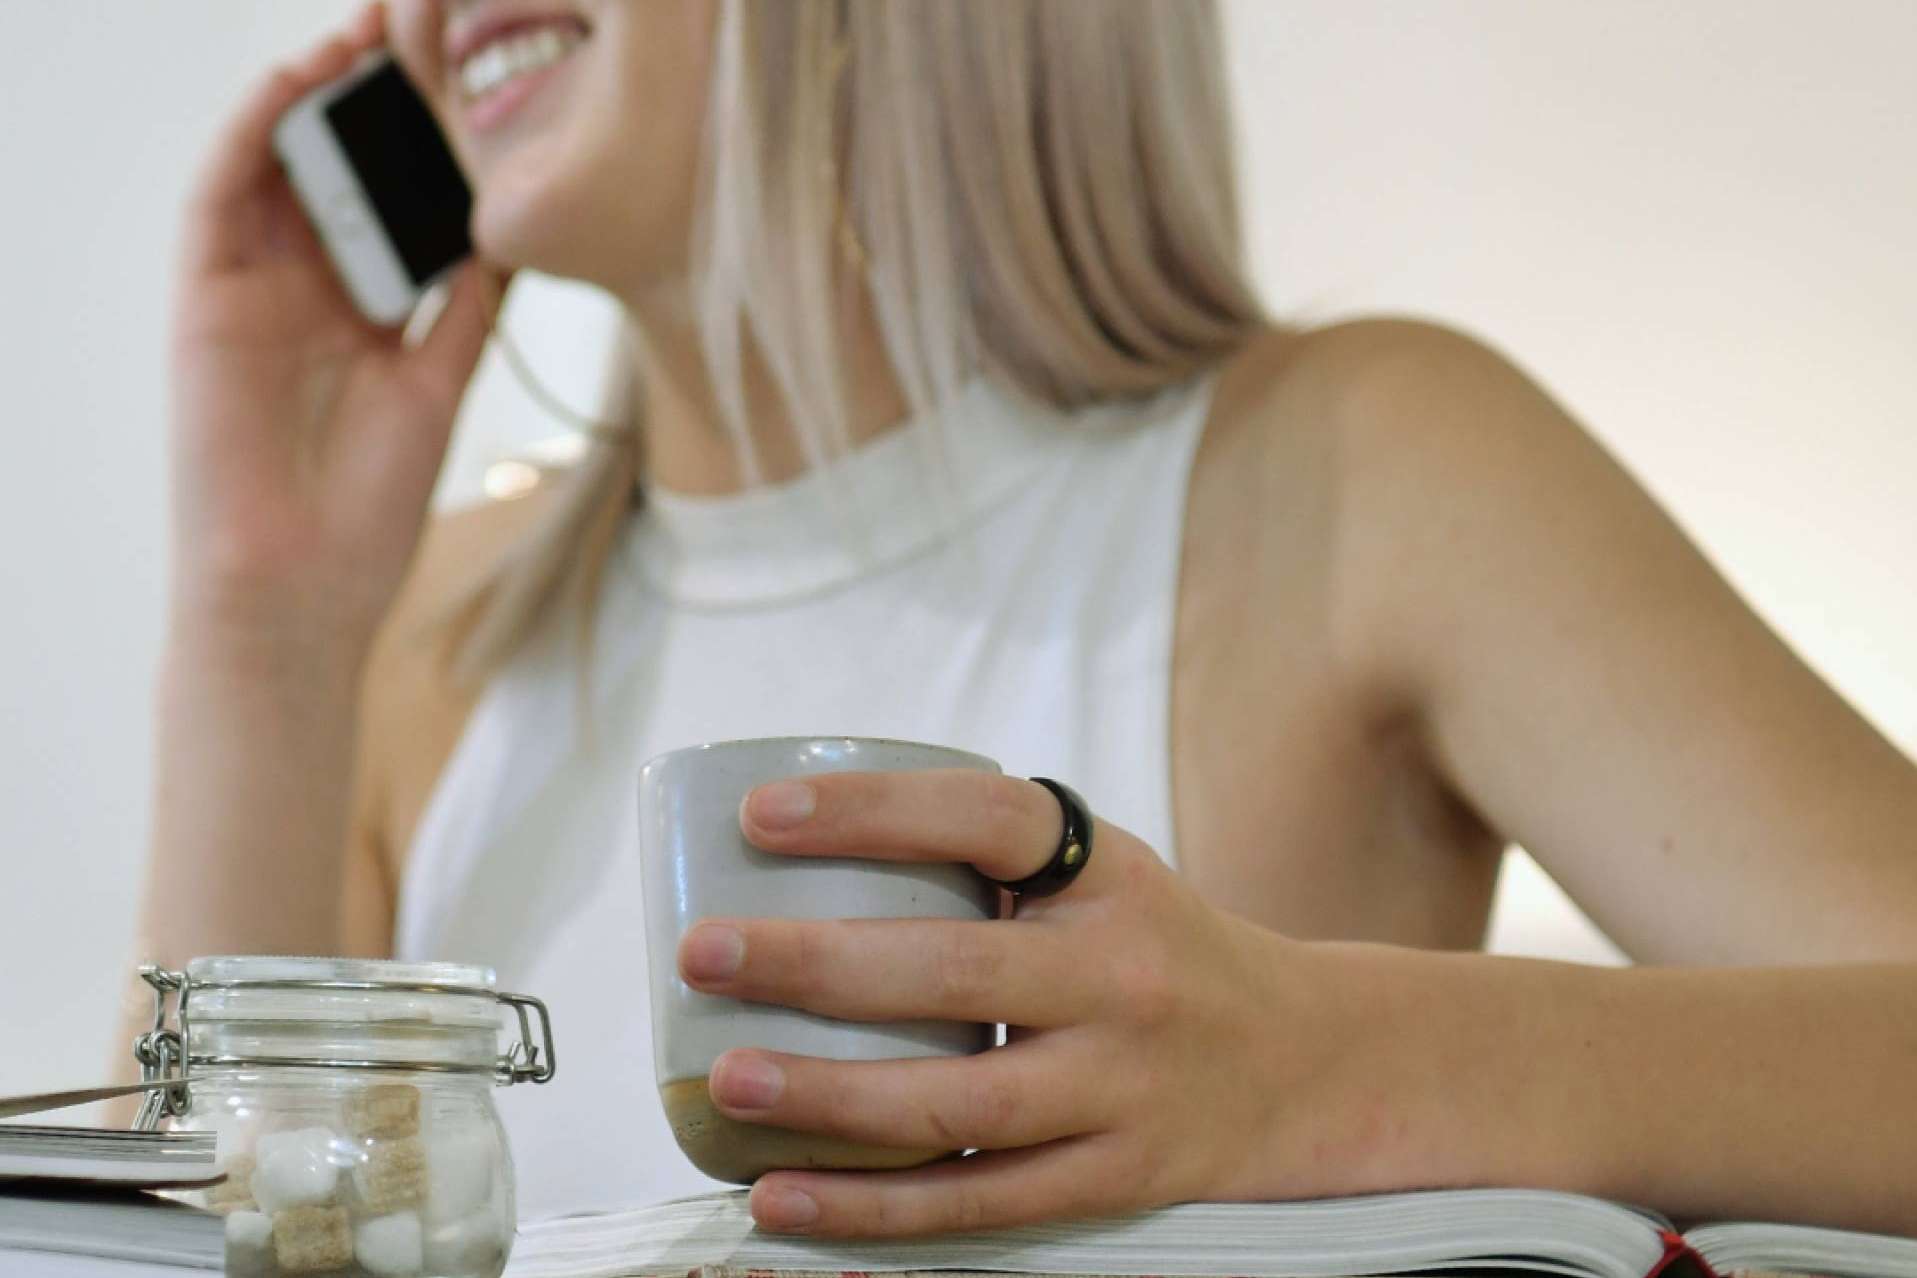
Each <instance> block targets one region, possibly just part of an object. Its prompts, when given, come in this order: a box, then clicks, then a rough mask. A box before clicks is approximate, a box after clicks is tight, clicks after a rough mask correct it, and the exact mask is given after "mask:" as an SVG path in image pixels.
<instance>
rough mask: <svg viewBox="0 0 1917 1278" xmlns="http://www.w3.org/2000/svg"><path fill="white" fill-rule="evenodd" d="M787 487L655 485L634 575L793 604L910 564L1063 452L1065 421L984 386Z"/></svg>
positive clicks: (640, 526)
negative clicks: (679, 488)
mask: <svg viewBox="0 0 1917 1278" xmlns="http://www.w3.org/2000/svg"><path fill="white" fill-rule="evenodd" d="M942 416H943V418H944V421H943V422H942V423H941V422H940V421H938V420H935V419H934V417H933V416H932V415H931V414H925V415H920V416H915V417H912V418H909V419H907V420H906V421H904V422H902V423H900V424H899V425H897V426H895V427H893V428H891V429H889V430H887V431H885V432H883V433H882V434H880V435H878V436H876V437H875V438H873V439H871V440H869V441H867V442H866V443H864V444H861V445H860V446H859V447H857V448H855V449H853V450H851V451H850V452H848V453H846V454H844V455H843V456H841V457H838V458H835V459H834V460H832V461H831V462H830V463H828V464H827V465H825V466H823V467H819V468H815V469H813V470H809V471H807V472H805V473H804V474H803V475H800V476H799V477H798V478H796V479H793V480H791V481H789V482H787V483H782V484H772V485H767V486H764V487H760V488H751V489H747V490H745V491H743V492H740V493H734V494H728V495H726V496H721V497H705V496H694V495H691V494H688V493H681V492H674V491H672V490H670V489H663V488H658V487H650V486H649V487H648V488H647V489H646V493H645V501H644V503H643V504H642V506H641V509H640V513H639V516H638V518H637V519H636V520H635V521H634V534H633V540H632V542H631V545H630V549H631V551H632V553H633V559H634V567H635V570H636V571H637V572H638V573H639V574H640V575H641V576H642V577H643V579H644V580H645V581H646V582H647V584H648V585H650V586H651V587H652V588H653V589H654V590H656V591H658V592H659V593H661V594H663V595H665V596H667V597H668V598H670V599H673V600H675V601H676V602H679V603H683V604H687V605H691V606H695V607H708V608H746V607H754V606H760V607H764V606H772V605H776V604H782V603H788V602H791V601H793V600H795V599H800V598H803V597H806V596H810V595H817V594H822V593H825V592H827V591H831V590H834V589H838V588H840V587H843V586H845V585H848V584H850V583H852V582H854V581H857V580H859V579H860V578H862V577H865V576H868V575H871V574H873V573H876V572H878V571H881V570H883V569H885V568H888V567H891V566H893V565H896V564H898V563H900V562H901V561H904V560H906V559H910V558H912V557H913V556H914V555H917V554H919V553H920V552H922V551H924V550H927V549H929V548H930V547H932V546H934V545H936V544H938V543H939V542H940V541H942V540H943V539H944V538H946V537H948V536H950V535H951V534H952V533H954V532H955V531H957V530H958V529H961V528H963V527H966V526H968V525H969V524H971V523H972V522H973V521H974V520H976V519H977V518H978V517H979V516H980V515H981V514H982V513H983V512H984V511H986V510H987V509H989V508H990V507H992V506H994V505H996V504H997V503H999V502H1000V501H1002V500H1003V499H1005V498H1006V497H1008V496H1009V495H1010V494H1011V493H1012V492H1013V491H1014V490H1015V489H1016V488H1017V487H1018V486H1019V484H1020V482H1021V481H1023V480H1026V479H1028V478H1030V477H1031V476H1033V475H1035V474H1036V473H1037V472H1038V470H1039V469H1040V468H1041V467H1043V466H1044V465H1045V463H1046V461H1047V460H1048V459H1049V458H1052V457H1055V456H1057V455H1058V453H1059V451H1060V450H1061V449H1062V448H1064V447H1067V446H1068V445H1069V441H1070V433H1069V432H1068V430H1067V429H1066V427H1067V425H1068V422H1067V419H1065V418H1064V417H1062V416H1061V415H1060V414H1059V413H1057V412H1055V411H1054V410H1052V409H1049V408H1047V407H1045V406H1044V405H1041V404H1037V403H1034V402H1032V401H1029V400H1026V399H1023V398H1020V397H1017V396H1015V395H1014V394H1013V393H1012V392H1009V391H1006V390H1004V389H1001V388H999V387H997V386H995V385H993V384H992V383H991V382H990V381H988V380H987V379H985V378H982V377H981V378H976V379H974V380H973V381H971V382H970V383H968V384H967V385H966V386H965V387H964V388H962V389H961V390H960V392H959V393H958V394H957V395H956V396H954V397H953V399H952V401H951V402H950V404H949V406H948V407H947V408H946V409H945V410H944V411H943V414H942Z"/></svg>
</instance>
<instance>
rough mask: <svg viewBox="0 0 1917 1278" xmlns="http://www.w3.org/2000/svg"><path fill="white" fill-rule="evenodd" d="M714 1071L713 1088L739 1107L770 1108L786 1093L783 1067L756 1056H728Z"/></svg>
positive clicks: (728, 1103)
mask: <svg viewBox="0 0 1917 1278" xmlns="http://www.w3.org/2000/svg"><path fill="white" fill-rule="evenodd" d="M714 1073H715V1075H716V1077H715V1078H714V1079H713V1081H712V1087H713V1091H715V1092H716V1093H718V1097H719V1100H720V1101H721V1102H722V1103H724V1104H727V1105H731V1106H733V1107H735V1108H738V1109H771V1108H772V1107H773V1106H774V1105H776V1104H778V1102H779V1097H781V1096H783V1095H784V1094H785V1071H784V1070H782V1069H780V1068H779V1067H778V1066H777V1065H774V1064H773V1063H772V1062H771V1061H768V1060H764V1059H762V1058H760V1057H757V1056H745V1057H740V1058H738V1059H736V1060H735V1059H733V1058H731V1057H727V1058H726V1060H725V1061H723V1062H722V1063H721V1064H720V1066H719V1068H718V1069H717V1070H715V1071H714Z"/></svg>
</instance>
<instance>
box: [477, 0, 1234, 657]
mask: <svg viewBox="0 0 1917 1278" xmlns="http://www.w3.org/2000/svg"><path fill="white" fill-rule="evenodd" d="M706 127H707V136H706V150H705V163H704V172H703V181H702V185H703V190H702V191H701V193H700V210H701V213H700V216H699V217H698V218H697V219H696V226H697V230H696V232H695V236H696V240H695V244H694V253H693V261H694V273H695V281H694V282H695V288H696V290H697V298H698V309H699V323H700V329H701V337H702V340H703V344H704V353H705V358H706V361H707V363H708V366H709V369H710V373H711V380H712V384H713V385H714V387H715V388H717V391H718V395H719V398H720V408H721V410H722V415H723V417H724V419H725V420H726V423H727V425H728V427H729V429H730V430H731V431H732V433H733V435H734V438H735V441H736V442H737V443H738V445H739V447H740V449H741V451H742V456H743V457H744V460H745V463H746V466H747V474H748V476H753V475H755V474H756V471H755V469H754V459H753V457H752V455H751V450H750V447H749V443H748V438H749V437H748V433H747V431H746V406H745V403H744V392H743V386H744V378H743V376H742V373H743V368H744V361H745V359H746V358H747V356H748V353H750V354H752V355H755V356H757V357H758V358H761V359H763V360H764V362H765V365H766V367H767V368H768V369H769V370H770V372H771V374H772V376H773V378H774V380H775V382H776V384H777V386H778V388H779V390H780V392H781V394H782V395H783V397H784V399H785V401H786V404H787V406H788V408H789V410H790V412H791V415H792V418H793V420H794V421H795V422H796V423H797V424H798V426H799V429H800V435H801V439H802V442H803V444H804V447H805V449H806V452H807V455H808V456H809V457H810V459H811V460H812V462H813V463H814V464H815V465H816V464H818V463H820V462H822V461H824V460H826V459H828V458H829V457H831V456H833V455H835V454H836V453H838V452H840V451H842V450H843V449H844V448H845V447H846V442H847V409H846V394H845V388H844V384H843V381H842V377H843V374H842V361H841V358H840V356H841V351H840V335H841V332H842V331H843V329H842V324H841V322H840V321H841V318H842V311H841V309H840V308H841V307H842V306H843V304H844V302H845V299H846V298H847V296H848V290H857V289H864V290H866V292H867V294H868V296H869V298H870V301H871V303H872V306H873V308H874V310H875V312H876V315H877V318H878V321H879V326H880V329H881V330H882V333H883V336H884V341H885V344H886V349H887V353H888V355H889V357H890V359H891V362H892V364H893V367H894V370H895V372H896V374H897V377H898V379H899V382H900V385H901V387H902V388H903V390H904V392H905V395H906V398H907V400H908V402H909V403H910V404H911V406H912V409H913V410H914V412H916V413H921V414H928V415H930V414H932V413H933V412H934V410H935V409H936V407H937V406H938V405H940V404H942V403H946V402H949V401H950V399H951V397H952V396H953V395H954V394H956V392H957V390H958V388H959V386H960V385H961V384H962V383H963V382H964V381H965V380H967V379H968V378H970V377H973V376H975V375H979V374H983V375H986V376H988V377H992V378H995V379H998V380H999V381H1001V382H1002V383H1004V384H1007V385H1009V386H1011V387H1013V388H1015V389H1017V390H1018V391H1021V392H1023V393H1024V394H1026V395H1029V396H1031V397H1033V398H1036V399H1038V400H1041V401H1044V402H1046V403H1050V404H1053V405H1056V406H1059V407H1071V406H1075V405H1079V404H1084V403H1087V402H1090V401H1095V400H1102V399H1109V398H1114V397H1121V396H1132V395H1142V394H1147V393H1150V392H1152V391H1155V390H1158V389H1160V388H1163V387H1165V386H1167V385H1170V384H1172V383H1175V382H1178V381H1181V380H1184V379H1185V378H1187V377H1189V376H1191V375H1192V374H1194V373H1196V372H1198V371H1200V370H1202V369H1205V368H1207V367H1209V366H1211V365H1214V364H1216V363H1217V362H1219V361H1220V360H1222V359H1223V358H1224V357H1226V356H1227V355H1229V354H1230V353H1231V352H1232V351H1234V350H1236V349H1237V348H1238V346H1239V345H1240V344H1241V343H1242V342H1243V341H1244V340H1245V339H1246V338H1247V337H1248V336H1249V335H1250V334H1251V333H1252V332H1253V331H1254V330H1256V329H1257V328H1258V327H1259V326H1260V325H1261V324H1262V323H1263V318H1262V315H1261V312H1260V309H1259V306H1258V304H1257V301H1256V299H1255V297H1254V294H1253V291H1252V289H1251V287H1250V285H1249V283H1248V281H1247V279H1246V275H1245V271H1244V268H1243V265H1242V262H1241V254H1240V247H1239V230H1238V205H1237V189H1236V180H1235V173H1234V164H1233V158H1232V155H1233V137H1232V129H1231V118H1230V109H1229V101H1228V90H1227V85H1226V83H1225V72H1224V62H1223V52H1222V42H1221V33H1220V29H1219V15H1218V12H1217V9H1216V6H1215V3H1214V0H914V2H913V3H910V4H904V3H898V2H897V0H725V3H724V7H723V10H722V13H721V16H720V27H719V32H718V45H717V54H716V62H715V65H714V69H713V76H712V89H711V104H710V108H709V115H708V119H707V126H706ZM636 404H637V398H636V396H635V397H634V398H633V400H632V401H631V402H630V403H629V404H628V409H629V411H628V414H627V415H628V417H629V418H631V428H630V430H628V431H626V432H624V433H623V434H622V435H616V436H612V437H608V436H607V435H606V434H605V433H603V432H602V433H598V434H595V435H594V436H593V437H592V439H591V441H590V444H589V447H588V450H587V454H586V456H585V458H584V459H583V460H582V461H581V462H580V463H579V464H578V465H577V466H576V467H574V468H573V469H572V470H571V471H570V472H569V473H568V474H567V475H565V476H564V477H563V478H562V479H561V480H560V481H559V483H560V484H561V486H562V488H561V491H560V492H559V493H557V494H556V495H555V496H554V498H553V500H552V504H551V507H550V509H548V510H547V511H546V512H545V513H544V515H543V517H542V520H541V522H540V524H539V526H538V527H536V528H535V529H534V530H533V531H532V532H531V533H530V534H529V535H528V536H527V537H526V539H525V540H524V541H523V542H522V543H520V544H519V545H517V546H515V547H514V548H513V550H512V551H511V552H510V553H509V554H508V555H507V557H506V558H505V560H504V561H503V562H502V563H501V564H500V566H499V568H498V570H497V571H496V572H495V573H494V574H493V576H492V577H491V578H490V579H489V580H487V581H486V582H485V583H483V585H482V587H481V589H479V590H478V591H476V592H475V593H474V594H473V595H472V596H471V597H470V598H469V600H468V601H467V607H466V609H465V611H464V614H463V623H462V624H461V625H460V626H458V627H457V630H458V634H457V638H456V642H457V645H458V646H457V653H456V659H455V668H456V670H457V671H458V673H460V674H461V675H462V676H464V677H467V678H470V679H481V678H483V677H485V676H486V675H487V674H489V673H491V672H492V671H493V670H495V669H496V668H497V667H498V666H499V665H500V664H501V663H502V662H504V661H505V660H506V659H507V658H508V657H509V656H510V655H511V654H512V652H513V651H514V650H515V649H516V648H517V647H518V645H519V644H520V643H521V642H522V641H523V640H524V639H525V638H526V637H527V635H528V634H529V633H530V632H531V631H532V630H533V629H534V628H535V627H536V626H537V625H538V624H539V622H540V620H541V618H542V617H543V616H544V615H545V614H547V613H548V612H549V611H550V609H551V608H552V607H553V606H554V605H555V604H556V603H558V602H560V601H561V600H562V599H563V598H564V597H565V596H567V595H574V596H576V597H578V599H579V600H580V602H581V603H582V604H584V606H585V607H586V608H587V610H588V611H590V609H591V607H592V602H593V600H594V599H595V598H596V595H597V591H598V586H599V582H600V578H601V576H602V575H603V572H604V568H605V562H606V558H607V553H608V549H609V547H610V545H611V542H612V539H613V537H614V536H615V535H616V533H617V531H618V529H619V527H620V525H621V523H622V522H623V520H624V519H625V517H626V515H627V514H628V513H629V511H630V509H631V507H632V504H633V502H635V501H636V500H637V480H638V457H639V446H638V445H639V436H638V429H639V425H638V421H637V413H636V411H633V410H636Z"/></svg>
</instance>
